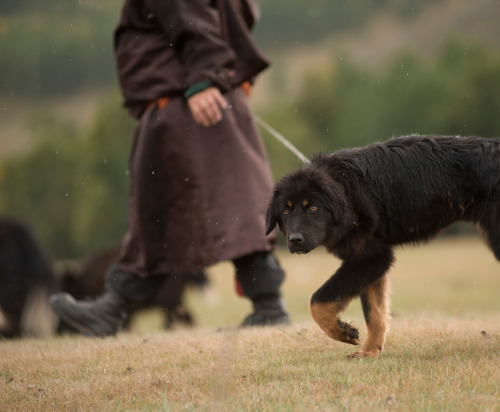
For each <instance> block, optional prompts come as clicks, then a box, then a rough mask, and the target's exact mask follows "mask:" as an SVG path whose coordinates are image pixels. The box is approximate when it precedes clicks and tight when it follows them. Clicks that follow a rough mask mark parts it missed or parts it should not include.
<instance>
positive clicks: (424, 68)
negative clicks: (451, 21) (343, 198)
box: [296, 41, 500, 150]
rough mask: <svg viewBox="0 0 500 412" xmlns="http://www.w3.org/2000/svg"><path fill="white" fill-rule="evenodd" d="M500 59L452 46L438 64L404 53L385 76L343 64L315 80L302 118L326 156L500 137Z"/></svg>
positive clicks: (469, 46)
mask: <svg viewBox="0 0 500 412" xmlns="http://www.w3.org/2000/svg"><path fill="white" fill-rule="evenodd" d="M498 96H500V56H499V55H498V54H494V53H492V52H490V51H488V50H487V49H486V48H484V47H482V46H478V45H472V44H466V43H463V42H458V41H452V42H449V43H448V44H447V46H446V47H445V48H444V49H443V50H442V52H441V55H440V57H439V59H438V61H437V63H436V64H431V63H429V62H425V61H424V60H422V59H421V58H418V57H417V56H416V55H412V54H408V53H404V54H401V55H400V56H399V57H397V58H396V59H395V60H394V63H393V64H392V65H391V66H390V67H389V68H388V69H386V70H384V71H382V72H374V71H369V70H367V69H364V68H361V67H359V66H356V65H354V64H352V63H349V62H346V61H340V62H339V64H338V65H337V66H335V67H332V69H331V71H330V73H329V74H328V75H327V76H325V75H324V74H321V75H320V74H315V75H312V76H311V78H310V79H309V81H308V82H307V87H306V90H305V92H304V94H303V96H301V98H300V99H299V101H298V102H297V104H296V106H297V107H298V113H299V115H300V116H301V117H302V119H303V121H304V122H305V124H306V125H307V129H308V130H310V131H311V133H312V134H315V135H317V136H318V138H319V139H320V140H321V141H322V144H323V146H324V149H328V150H331V149H338V148H342V147H352V146H359V145H364V144H367V143H370V142H373V141H375V140H385V139H387V138H389V137H392V136H399V135H404V134H410V133H419V134H452V135H480V136H483V137H492V136H498V130H500V118H499V117H498V116H497V115H496V114H498V113H499V112H500V98H499V97H498Z"/></svg>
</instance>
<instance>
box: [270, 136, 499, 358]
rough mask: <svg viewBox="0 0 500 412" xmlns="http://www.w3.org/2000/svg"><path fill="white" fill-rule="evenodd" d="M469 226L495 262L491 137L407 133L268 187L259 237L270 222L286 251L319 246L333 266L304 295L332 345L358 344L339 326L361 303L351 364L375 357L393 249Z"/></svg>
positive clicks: (322, 160) (495, 178) (495, 149)
mask: <svg viewBox="0 0 500 412" xmlns="http://www.w3.org/2000/svg"><path fill="white" fill-rule="evenodd" d="M460 220H461V221H468V222H472V223H474V224H476V225H477V226H478V228H479V229H480V231H481V232H482V234H483V235H484V238H485V240H486V242H487V244H488V245H489V247H490V249H491V250H492V251H493V253H494V255H495V257H496V259H497V260H500V139H499V138H494V139H493V138H491V139H483V138H476V137H445V136H416V135H414V136H407V137H401V138H395V139H391V140H388V141H387V142H384V143H376V144H372V145H369V146H366V147H364V148H359V149H350V150H342V151H339V152H336V153H334V154H320V155H316V156H315V157H313V159H312V160H311V162H310V163H309V164H306V165H304V166H303V167H302V168H301V169H299V170H297V171H295V172H292V173H290V174H288V175H286V176H285V177H283V178H282V179H281V180H280V181H279V182H278V183H277V184H276V186H275V189H274V193H273V196H272V199H271V201H270V204H269V208H268V210H267V216H266V232H267V233H270V232H271V231H272V230H273V229H274V227H275V226H276V225H278V226H279V228H280V230H281V231H282V232H283V233H284V234H285V236H286V241H287V244H288V248H289V250H290V251H291V252H292V253H307V252H309V251H311V250H312V249H314V248H315V247H317V246H320V245H323V246H325V247H326V249H327V250H328V252H330V253H332V254H334V255H336V256H338V257H339V258H340V259H342V261H343V262H342V265H341V267H340V268H339V269H338V270H337V272H336V273H335V274H334V275H333V276H332V277H331V278H330V279H329V280H327V281H326V283H325V284H324V285H323V286H321V287H320V288H319V289H318V290H317V291H316V292H315V293H314V294H313V295H312V297H311V300H310V304H309V307H310V312H311V315H312V317H313V318H314V320H315V321H316V322H317V323H318V324H319V326H320V327H321V328H322V329H323V330H324V331H325V333H326V334H327V335H328V336H330V337H332V338H333V339H336V340H339V341H341V342H347V343H351V344H358V343H359V336H358V331H357V330H356V329H355V328H353V327H351V326H350V325H348V324H346V323H344V322H342V321H341V320H340V319H339V313H340V312H341V311H342V310H344V309H345V307H346V306H347V305H348V304H349V302H350V301H351V299H353V298H354V297H356V296H360V297H361V304H362V307H363V312H364V316H365V320H366V324H367V336H366V339H365V341H364V344H363V346H362V348H361V351H360V352H357V353H354V354H353V355H351V356H352V357H363V356H371V357H378V356H379V355H380V353H381V352H382V349H383V346H384V343H385V337H386V333H387V329H388V324H389V280H388V278H387V271H388V269H389V268H390V266H391V264H392V263H393V260H394V255H393V249H394V247H395V246H397V245H401V244H407V243H418V242H422V241H426V240H429V239H430V238H432V237H433V236H435V235H436V234H437V233H438V232H439V231H440V230H441V229H443V228H445V227H446V226H448V225H450V224H451V223H453V222H456V221H460Z"/></svg>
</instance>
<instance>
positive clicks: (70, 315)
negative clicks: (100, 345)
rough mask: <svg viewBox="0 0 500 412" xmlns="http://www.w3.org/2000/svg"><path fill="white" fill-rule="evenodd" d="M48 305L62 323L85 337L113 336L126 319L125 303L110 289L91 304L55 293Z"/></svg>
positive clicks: (66, 294)
mask: <svg viewBox="0 0 500 412" xmlns="http://www.w3.org/2000/svg"><path fill="white" fill-rule="evenodd" d="M50 304H51V305H52V308H53V309H54V311H55V312H56V313H57V314H58V315H59V316H60V317H61V319H62V321H63V322H65V323H67V324H68V325H69V326H71V327H72V328H74V329H76V330H77V331H78V332H80V333H82V334H84V335H87V336H108V335H114V334H115V333H116V332H117V330H118V328H119V327H120V325H121V324H122V322H123V321H124V320H125V319H126V315H125V311H124V309H125V302H124V300H123V299H122V298H121V297H120V296H119V295H118V294H117V293H116V292H115V291H114V290H112V289H108V290H107V291H106V292H105V293H104V295H102V296H101V297H100V298H98V299H97V300H95V301H93V302H83V301H77V300H75V299H74V298H73V296H71V295H70V294H68V293H57V294H55V295H52V296H51V297H50Z"/></svg>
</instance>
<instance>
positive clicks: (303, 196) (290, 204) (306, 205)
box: [266, 166, 353, 253]
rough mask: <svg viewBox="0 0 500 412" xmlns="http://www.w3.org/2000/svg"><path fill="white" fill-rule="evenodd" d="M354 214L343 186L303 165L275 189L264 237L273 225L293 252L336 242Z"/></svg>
mask: <svg viewBox="0 0 500 412" xmlns="http://www.w3.org/2000/svg"><path fill="white" fill-rule="evenodd" d="M352 217H353V211H352V208H351V206H350V203H349V200H348V199H347V197H346V194H345V190H344V188H343V186H342V185H341V184H340V183H338V182H336V181H335V180H334V179H333V178H332V177H331V176H329V175H328V174H327V173H326V172H324V171H322V170H317V169H315V168H314V167H312V166H306V167H304V168H302V169H299V170H298V171H296V172H293V173H290V174H289V175H287V176H285V177H283V178H282V179H281V180H280V181H279V182H278V183H277V184H276V186H275V188H274V192H273V196H272V198H271V201H270V203H269V207H268V209H267V214H266V234H269V233H270V232H271V231H272V230H273V229H274V227H275V226H276V225H278V227H279V228H280V230H281V231H282V232H283V233H284V235H285V238H286V242H287V245H288V249H289V250H290V252H292V253H308V252H310V251H311V250H313V249H314V248H316V247H317V246H319V245H323V244H326V243H328V244H335V243H337V242H338V241H339V240H340V239H341V238H342V237H343V236H344V235H345V234H346V233H347V231H348V230H349V229H350V227H352V222H353V218H352Z"/></svg>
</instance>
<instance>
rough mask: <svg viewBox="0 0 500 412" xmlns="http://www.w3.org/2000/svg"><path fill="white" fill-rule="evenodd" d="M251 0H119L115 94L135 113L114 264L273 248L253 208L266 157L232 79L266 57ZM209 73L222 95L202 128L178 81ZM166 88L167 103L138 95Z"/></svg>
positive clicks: (247, 74)
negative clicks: (213, 119)
mask: <svg viewBox="0 0 500 412" xmlns="http://www.w3.org/2000/svg"><path fill="white" fill-rule="evenodd" d="M255 10H256V7H255V3H253V1H251V0H242V1H241V2H240V1H236V0H215V1H214V2H213V5H212V6H208V5H207V1H206V0H142V1H141V0H126V1H125V5H124V8H123V14H122V18H121V21H120V23H119V26H118V28H117V31H116V34H115V47H116V56H117V66H118V74H119V79H120V84H121V87H122V91H123V95H124V104H125V106H126V107H127V108H128V109H129V110H130V112H131V113H132V114H133V115H135V116H137V117H139V118H140V120H139V124H138V126H137V129H136V133H135V136H134V142H133V145H132V150H131V156H130V172H131V192H130V199H129V220H128V229H127V233H126V236H125V239H124V243H123V247H122V252H121V257H120V260H119V264H120V266H121V268H122V269H123V270H126V271H130V272H133V273H137V274H139V275H140V276H149V275H151V274H165V273H169V274H180V273H183V272H187V271H193V270H197V269H200V268H203V267H205V266H208V265H211V264H213V263H216V262H218V261H221V260H228V259H231V260H232V259H235V258H237V257H240V256H244V255H246V254H249V253H252V252H257V251H264V250H267V251H269V250H272V249H273V247H274V242H275V236H274V235H272V236H269V237H265V235H264V219H265V211H266V208H267V203H268V201H269V198H270V196H271V190H272V184H273V182H272V176H271V172H270V168H269V163H268V158H267V154H266V151H265V148H264V146H263V143H262V140H261V138H260V135H259V133H258V130H257V128H256V126H255V124H254V122H253V119H252V116H251V111H250V106H249V102H248V98H247V96H246V94H245V92H244V91H243V90H242V88H241V87H240V85H241V83H242V82H244V81H249V80H252V79H253V78H254V76H256V75H257V74H258V73H259V72H260V71H262V70H263V69H264V68H266V67H267V66H268V62H267V60H266V59H265V58H264V57H262V55H261V54H260V52H259V51H258V50H257V48H256V46H255V44H254V43H253V41H252V39H251V38H250V34H249V29H250V26H251V24H252V23H253V20H254V18H255V17H256V16H255V13H254V11H255ZM203 80H211V81H212V83H213V84H215V85H217V86H218V87H219V88H220V89H221V90H222V91H223V92H224V95H225V98H226V99H227V100H228V103H229V106H230V107H229V108H228V109H226V110H225V111H224V114H223V120H222V121H221V122H220V123H218V124H217V125H215V126H212V127H209V128H205V127H203V126H200V125H198V124H197V123H196V122H195V121H194V119H193V118H192V115H191V113H190V111H189V108H188V106H187V103H186V99H185V98H184V97H183V93H184V91H185V90H186V89H187V87H189V86H190V85H192V84H195V83H197V82H199V81H203ZM161 97H168V98H169V101H168V104H167V106H166V107H164V108H161V107H159V105H158V104H149V105H148V103H149V102H154V101H156V100H157V99H158V98H161Z"/></svg>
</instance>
